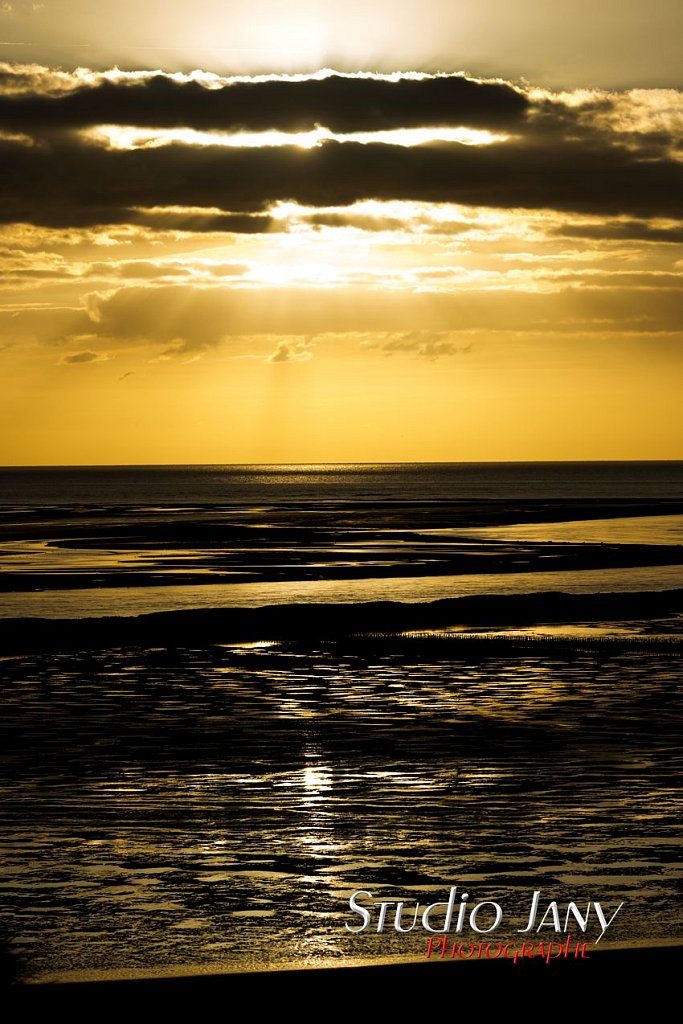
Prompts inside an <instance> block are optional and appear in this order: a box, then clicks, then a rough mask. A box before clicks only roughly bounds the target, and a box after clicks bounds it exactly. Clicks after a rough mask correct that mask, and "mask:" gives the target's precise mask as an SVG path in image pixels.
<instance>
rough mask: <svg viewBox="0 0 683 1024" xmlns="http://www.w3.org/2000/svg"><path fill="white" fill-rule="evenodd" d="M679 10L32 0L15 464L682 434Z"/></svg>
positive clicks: (368, 451)
mask: <svg viewBox="0 0 683 1024" xmlns="http://www.w3.org/2000/svg"><path fill="white" fill-rule="evenodd" d="M681 38H683V5H681V3H680V0H659V2H658V0H649V2H648V3H644V2H634V0H631V2H628V0H626V2H624V0H622V2H619V3H617V2H613V0H606V2H602V3H599V4H596V3H595V2H590V3H589V2H587V0H586V2H585V0H574V2H565V3H549V2H547V0H545V2H539V0H518V2H517V0H516V2H514V3H510V2H509V0H479V2H477V3H474V2H469V0H468V2H463V3H459V2H457V0H380V2H373V0H368V2H363V3H361V2H359V0H352V2H348V3H346V4H340V3H338V2H335V3H332V2H328V0H307V2H305V0H287V2H284V0H277V2H276V0H252V2H249V3H247V2H230V0H195V2H193V3H191V4H190V3H186V2H176V0H147V2H145V3H144V4H143V5H141V4H139V3H133V2H132V0H119V2H117V3H113V2H110V0H100V2H97V3H93V2H86V0H61V2H60V0H55V2H51V0H45V2H44V3H28V2H21V0H8V2H4V0H0V62H2V63H0V265H1V267H2V275H1V284H0V288H1V292H0V388H1V389H2V398H1V401H0V463H1V464H5V465H41V464H52V465H55V464H56V465H66V464H84V465H89V464H127V463H253V462H347V461H421V460H424V461H450V460H453V461H458V460H499V459H500V460H504V459H516V460H526V459H529V460H531V459H603V458H604V459H628V458H632V459H666V458H683V415H682V414H681V406H682V404H683V403H681V398H680V394H681V383H682V381H683V350H682V348H681V342H682V340H683V283H682V279H681V271H682V270H683V250H682V244H681V243H683V92H682V91H681V86H683V82H681V74H680V66H681V62H680V40H681ZM329 69H334V70H329Z"/></svg>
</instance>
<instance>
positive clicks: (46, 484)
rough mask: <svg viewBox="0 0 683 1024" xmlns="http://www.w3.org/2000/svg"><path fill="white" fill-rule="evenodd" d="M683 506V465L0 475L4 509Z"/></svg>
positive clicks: (166, 469) (146, 469) (151, 469)
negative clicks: (679, 501) (636, 502)
mask: <svg viewBox="0 0 683 1024" xmlns="http://www.w3.org/2000/svg"><path fill="white" fill-rule="evenodd" d="M580 497H585V498H610V499H612V498H629V497H631V498H683V462H480V463H477V462H474V463H413V464H409V463H405V464H404V463H399V464H395V463H389V464H387V463H378V464H375V463H369V464H355V465H354V464H344V465H324V466H296V465H294V466H286V465H283V466H140V467H116V466H113V467H105V468H102V467H96V468H77V469H74V468H64V469H42V468H26V469H0V504H5V505H60V504H65V505H68V504H94V505H98V504H101V505H111V504H121V505H126V504H134V503H136V502H139V503H141V504H144V505H154V504H160V505H164V506H167V505H185V504H190V505H197V504H199V505H202V504H211V505H212V504H221V503H224V502H228V503H240V502H265V503H270V502H272V501H282V502H286V501H307V500H312V501H320V500H325V499H332V500H342V501H344V502H354V501H368V502H382V501H385V500H389V501H391V500H396V499H399V498H400V499H403V500H410V499H414V500H419V501H423V500H425V499H428V500H443V499H445V498H448V499H450V500H457V499H463V500H464V499H494V500H496V501H501V500H503V501H504V500H508V499H518V498H541V499H545V498H571V499H573V498H580Z"/></svg>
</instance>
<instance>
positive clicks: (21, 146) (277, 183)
mask: <svg viewBox="0 0 683 1024" xmlns="http://www.w3.org/2000/svg"><path fill="white" fill-rule="evenodd" d="M0 123H1V124H2V125H3V129H4V131H5V136H4V137H1V138H0V162H1V163H2V167H3V178H4V181H5V183H6V184H5V188H4V191H3V195H2V198H1V199H0V223H7V224H9V223H22V222H25V223H28V224H34V225H39V226H45V227H52V228H58V229H69V228H92V227H95V226H98V225H137V226H144V227H150V228H155V229H164V228H166V229H177V230H189V231H197V232H200V231H201V232H209V231H211V232H215V231H222V232H233V233H264V232H267V231H273V230H282V229H286V224H285V223H284V222H282V220H280V221H277V220H276V219H275V218H273V217H271V215H270V210H271V208H272V207H273V206H274V205H275V204H277V203H278V202H290V201H295V202H298V203H300V204H302V205H304V206H308V207H310V208H311V211H312V212H311V215H310V216H311V218H312V219H311V223H313V224H317V225H318V226H327V227H334V226H341V225H342V223H343V208H344V207H349V206H351V205H352V204H353V203H355V202H358V201H362V200H368V199H376V200H384V201H387V200H406V201H413V202H422V203H427V204H429V203H432V204H433V203H457V204H461V205H467V206H474V207H476V206H480V207H488V208H496V207H497V208H505V209H510V208H523V209H527V210H546V209H551V210H555V211H559V212H565V213H575V214H592V215H596V216H604V217H615V216H621V217H624V218H626V223H628V222H630V225H631V230H632V231H635V230H636V226H637V224H638V223H639V222H643V221H646V220H647V219H648V218H652V217H659V218H668V219H678V220H680V219H682V218H683V160H681V154H680V148H681V145H682V144H683V143H682V140H683V93H680V92H677V91H676V90H649V91H648V90H638V91H633V92H631V93H623V94H617V93H609V94H608V93H585V94H584V93H577V94H550V93H548V92H547V91H542V90H534V89H532V88H526V89H525V90H523V89H521V88H519V87H517V86H515V85H513V84H511V83H506V82H490V81H484V80H478V79H474V78H469V77H466V76H464V75H436V76H433V75H431V76H430V75H418V74H413V75H409V74H407V75H396V76H380V75H370V74H362V75H361V74H358V75H343V74H337V73H331V72H329V73H328V72H325V73H322V74H321V75H318V76H315V75H314V76H299V77H296V76H295V77H293V78H285V77H277V76H274V77H265V78H255V79H253V80H249V79H227V78H220V77H219V76H216V75H211V74H208V73H205V72H201V73H200V72H197V73H193V74H192V75H171V74H163V73H161V72H121V71H117V70H114V71H109V72H92V71H89V70H88V69H78V70H76V71H74V72H65V71H54V70H52V69H44V68H40V67H36V66H33V65H16V66H15V65H11V64H5V65H0ZM103 123H109V124H113V125H137V126H156V127H169V126H180V127H186V128H187V127H190V128H193V129H197V130H205V129H216V128H219V129H220V130H221V131H237V130H242V129H246V130H250V131H261V130H268V129H271V128H274V129H277V130H280V131H301V130H310V129H311V128H314V127H315V126H316V125H322V126H324V127H326V128H329V129H330V130H333V131H335V132H337V133H341V134H342V135H343V134H344V133H349V132H358V131H370V130H385V129H397V128H410V127H426V126H430V125H431V126H440V127H448V126H452V127H457V126H474V127H485V128H496V127H500V126H501V125H502V126H505V127H506V129H508V130H509V134H508V135H507V136H506V137H505V138H504V140H502V141H501V140H499V141H497V142H493V143H491V144H490V145H486V146H478V145H472V146H465V145H461V144H459V143H457V142H432V143H426V144H422V145H414V146H394V145H388V144H385V143H379V142H374V143H366V144H361V143H359V142H351V141H345V142H335V141H327V142H324V143H323V144H321V145H319V146H317V147H315V148H313V149H311V150H304V149H301V148H298V147H296V146H294V145H292V146H279V147H275V146H273V147H267V146H252V147H245V148H243V149H234V148H226V147H223V146H212V145H207V146H192V145H189V144H181V143H179V142H176V143H173V144H169V145H164V146H160V147H158V148H150V149H147V148H145V149H140V150H132V151H131V150H116V149H114V150H111V149H107V148H106V147H104V146H102V145H99V144H95V142H94V141H93V140H92V139H90V138H89V137H88V136H87V135H85V134H83V131H82V130H83V129H87V128H89V127H91V126H94V125H100V124H103ZM29 137H30V139H31V141H32V142H33V144H32V145H27V144H26V139H27V138H29ZM329 207H337V208H342V211H341V212H340V211H339V209H338V210H337V212H336V213H334V214H330V213H329V212H328V213H325V212H323V211H324V209H325V208H329ZM316 209H319V210H320V211H321V212H320V213H319V215H318V216H317V219H316V212H315V211H316ZM349 224H350V225H351V226H358V227H363V228H366V229H367V228H369V227H371V226H372V224H371V221H369V220H368V219H367V218H366V219H365V220H363V219H361V220H357V219H356V220H355V221H354V219H353V218H352V217H351V219H350V220H349ZM375 226H378V225H375ZM385 226H386V227H387V228H388V229H393V228H394V227H395V225H393V224H392V223H391V220H389V222H387V224H386V225H385ZM453 230H454V231H455V230H457V228H456V226H454V227H453ZM568 230H569V231H576V232H579V231H581V230H584V231H589V232H590V231H591V230H593V231H599V228H595V227H594V228H583V229H582V228H581V227H580V226H574V227H570V228H569V229H568ZM609 230H610V231H612V232H615V231H617V230H622V231H623V232H626V231H627V230H628V227H626V226H624V227H623V228H621V229H617V228H615V227H614V226H612V227H611V228H610V229H609ZM653 230H658V231H664V230H665V229H662V228H659V229H653ZM666 230H668V229H666ZM577 237H581V236H580V235H577ZM586 237H590V235H588V236H586ZM607 237H610V235H609V233H608V235H607ZM612 237H618V236H617V235H613V236H612ZM623 237H627V236H626V235H625V234H624V236H623ZM652 237H653V240H665V239H664V238H663V237H662V238H659V239H658V238H656V237H655V236H652ZM672 240H673V239H672Z"/></svg>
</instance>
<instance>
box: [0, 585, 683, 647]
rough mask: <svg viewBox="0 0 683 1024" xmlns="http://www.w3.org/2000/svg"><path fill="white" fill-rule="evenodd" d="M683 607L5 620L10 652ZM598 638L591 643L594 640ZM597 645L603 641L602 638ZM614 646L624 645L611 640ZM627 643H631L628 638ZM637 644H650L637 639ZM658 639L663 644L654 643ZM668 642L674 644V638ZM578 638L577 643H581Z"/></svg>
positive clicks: (363, 609)
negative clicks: (617, 644)
mask: <svg viewBox="0 0 683 1024" xmlns="http://www.w3.org/2000/svg"><path fill="white" fill-rule="evenodd" d="M681 610H683V590H667V591H655V592H637V593H619V594H562V593H539V594H515V595H506V596H476V597H462V598H454V599H444V600H439V601H431V602H417V603H412V604H409V603H404V602H394V601H386V602H374V603H367V604H292V605H278V606H269V607H262V608H217V609H198V610H190V611H170V612H155V613H152V614H149V615H138V616H121V617H115V616H112V617H109V618H92V619H90V618H89V619H87V620H83V619H39V618H24V619H5V620H3V622H2V640H1V641H0V650H2V651H3V652H4V653H21V652H24V651H29V650H30V651H34V652H35V651H41V650H50V649H61V650H64V649H77V650H81V649H82V650H86V649H96V648H100V647H110V646H114V647H115V646H121V645H124V644H126V645H150V644H152V645H153V644H161V645H163V646H169V645H171V646H173V645H176V646H183V645H186V644H190V643H192V644H195V643H231V642H240V641H249V640H263V639H269V640H280V639H298V640H300V639H316V640H321V639H325V638H330V639H333V638H335V637H340V636H346V635H349V634H358V633H363V634H367V633H374V634H381V633H387V634H396V633H400V632H403V631H408V630H410V631H413V630H416V631H419V630H426V629H429V630H438V629H441V628H446V627H449V626H452V625H453V624H455V623H458V624H461V625H466V626H472V627H475V626H480V625H487V626H503V627H504V626H515V627H519V626H531V625H537V624H541V623H558V622H578V621H584V620H585V621H587V620H595V621H610V620H611V621H615V620H624V619H634V618H654V617H660V616H664V615H668V614H672V613H676V612H679V611H681ZM458 642H459V643H462V644H465V643H469V644H472V645H477V644H479V645H481V644H487V645H491V644H493V643H499V644H501V646H502V645H503V644H505V643H507V645H508V646H509V647H510V649H513V650H514V649H515V648H520V647H523V646H524V644H525V643H530V642H534V643H536V644H537V643H540V642H541V641H539V640H534V641H531V640H525V638H524V637H509V638H507V637H486V638H479V637H471V638H467V637H459V638H458ZM589 642H590V641H588V640H587V641H585V643H589ZM595 642H600V641H599V639H598V640H596V641H595ZM610 642H611V643H616V641H615V640H611V641H610ZM621 642H623V643H625V644H627V643H630V642H631V641H630V640H628V639H626V638H624V639H623V640H622V641H621ZM633 642H645V640H644V639H641V640H638V638H634V640H633ZM649 642H650V643H657V642H659V641H656V640H651V641H649ZM666 643H667V645H668V644H670V643H671V641H666ZM576 644H577V641H576V639H572V641H571V645H572V646H573V647H575V646H576Z"/></svg>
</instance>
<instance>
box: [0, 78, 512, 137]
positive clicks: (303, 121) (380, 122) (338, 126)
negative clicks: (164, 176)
mask: <svg viewBox="0 0 683 1024" xmlns="http://www.w3.org/2000/svg"><path fill="white" fill-rule="evenodd" d="M39 84H40V83H39V80H37V82H36V86H39ZM528 106H529V102H528V100H527V98H526V97H525V95H524V94H523V93H522V92H520V91H519V90H517V89H515V88H513V87H512V86H511V85H508V84H506V83H495V82H494V83H491V82H479V81H477V80H475V79H469V78H465V77H463V76H460V75H447V76H446V75H444V76H439V77H436V78H424V79H410V78H402V79H399V80H398V81H393V82H389V81H385V80H382V79H377V78H365V77H363V78H361V77H349V76H343V75H330V76H329V77H327V78H322V79H305V80H303V81H287V80H275V81H265V82H234V83H230V84H228V85H224V86H222V87H221V88H211V89H209V88H206V87H205V86H203V85H201V84H199V83H198V82H192V81H191V82H178V81H176V80H174V79H173V78H170V77H168V76H166V75H163V74H158V75H154V76H153V77H150V78H148V79H146V80H142V81H137V82H136V81H133V82H132V83H131V82H129V81H125V82H121V83H117V82H109V81H104V82H99V83H97V84H94V85H92V86H87V85H85V86H82V87H81V88H77V89H75V90H74V91H72V92H67V93H65V94H63V95H58V96H53V95H41V94H40V93H37V94H36V93H30V92H29V93H28V94H24V95H5V96H3V95H2V94H1V92H0V124H2V125H5V126H7V127H9V128H12V129H14V130H17V129H18V128H21V130H22V131H45V130H48V131H54V130H56V129H65V128H86V127H89V126H92V125H96V124H126V125H139V126H143V127H155V128H179V127H184V128H197V129H205V130H206V129H212V130H220V131H239V130H245V131H263V130H267V129H278V130H281V131H288V132H293V131H307V130H309V129H311V128H314V127H315V126H316V125H322V126H323V127H325V128H329V129H330V130H331V131H333V132H341V133H344V132H350V131H377V130H386V129H392V128H413V127H429V126H435V125H436V126H442V125H464V126H467V127H479V128H488V127H499V126H502V125H508V124H510V123H513V122H515V121H517V120H519V119H520V118H521V117H522V116H523V114H524V112H525V111H526V110H527V108H528Z"/></svg>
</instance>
